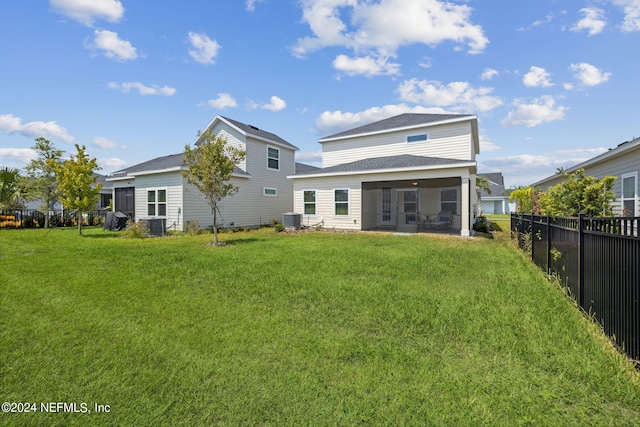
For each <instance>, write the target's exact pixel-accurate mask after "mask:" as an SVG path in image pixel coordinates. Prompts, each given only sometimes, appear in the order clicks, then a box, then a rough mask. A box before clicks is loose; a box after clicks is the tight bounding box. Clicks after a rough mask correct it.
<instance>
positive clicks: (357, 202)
mask: <svg viewBox="0 0 640 427" xmlns="http://www.w3.org/2000/svg"><path fill="white" fill-rule="evenodd" d="M361 187H362V184H361V181H360V177H357V176H356V177H353V176H352V177H348V176H347V177H333V178H324V179H322V178H318V179H303V180H296V182H295V200H294V211H295V212H298V213H300V212H304V204H303V203H304V202H303V194H304V193H303V192H304V190H316V215H315V216H308V215H305V216H304V217H303V222H304V224H305V225H306V224H309V223H310V224H317V223H322V224H323V226H324V227H328V228H339V229H353V230H360V229H361V224H360V218H361V216H362V213H361V206H362V202H361V194H362V191H361ZM338 189H348V190H349V215H348V216H336V215H335V201H334V191H335V190H338Z"/></svg>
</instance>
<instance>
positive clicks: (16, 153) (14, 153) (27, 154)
mask: <svg viewBox="0 0 640 427" xmlns="http://www.w3.org/2000/svg"><path fill="white" fill-rule="evenodd" d="M37 157H38V153H36V152H35V151H34V150H32V149H31V148H0V159H4V160H5V161H6V160H9V161H15V162H18V163H23V164H25V165H27V164H29V163H30V162H31V160H34V159H36V158H37Z"/></svg>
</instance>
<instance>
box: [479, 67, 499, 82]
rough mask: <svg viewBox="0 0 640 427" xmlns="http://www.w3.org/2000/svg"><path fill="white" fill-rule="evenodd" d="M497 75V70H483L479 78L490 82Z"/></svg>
mask: <svg viewBox="0 0 640 427" xmlns="http://www.w3.org/2000/svg"><path fill="white" fill-rule="evenodd" d="M499 75H500V73H499V72H498V70H494V69H493V68H485V69H484V71H483V72H482V75H481V76H480V78H481V79H482V80H491V79H493V78H494V77H497V76H499Z"/></svg>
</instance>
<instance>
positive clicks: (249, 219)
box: [107, 116, 298, 230]
mask: <svg viewBox="0 0 640 427" xmlns="http://www.w3.org/2000/svg"><path fill="white" fill-rule="evenodd" d="M206 130H211V131H212V132H213V134H214V135H216V136H218V137H222V138H224V139H226V140H227V143H228V144H229V145H232V146H235V147H238V148H241V149H243V150H246V152H247V156H246V158H245V159H244V161H242V162H241V163H240V164H239V165H237V167H236V169H235V171H234V173H233V174H232V178H231V181H232V182H233V183H234V184H235V185H237V186H238V188H239V191H238V192H237V193H236V194H235V195H233V196H229V197H226V198H224V199H223V200H222V202H221V203H220V204H219V208H220V215H219V216H218V220H219V222H220V224H221V225H222V226H224V227H229V226H257V225H261V224H267V223H269V222H270V221H271V219H272V218H275V219H277V220H281V219H282V214H283V213H285V212H290V211H291V208H292V206H293V183H292V182H291V180H289V179H287V176H288V175H291V174H293V173H295V160H294V157H295V152H296V151H297V150H298V148H297V147H295V146H294V145H292V144H290V143H289V142H287V141H285V140H284V139H282V138H280V137H279V136H277V135H275V134H273V133H270V132H266V131H264V130H261V129H258V128H257V127H255V126H251V125H246V124H243V123H240V122H237V121H235V120H232V119H229V118H226V117H222V116H216V117H215V118H214V119H213V120H212V121H211V123H209V125H208V126H207V128H206V129H205V131H206ZM197 144H199V140H197V141H196V145H197ZM182 156H183V154H182V153H179V154H172V155H169V156H163V157H158V158H155V159H153V160H149V161H147V162H144V163H140V164H138V165H135V166H131V167H129V168H126V169H123V170H121V171H118V172H114V173H113V174H112V175H111V176H110V177H109V178H108V179H107V181H110V182H111V183H112V184H113V200H114V210H115V211H120V212H123V213H125V214H127V215H128V216H130V217H133V218H136V219H144V218H164V219H166V227H167V229H175V230H182V229H183V227H184V224H185V222H186V221H189V220H198V222H199V223H200V226H201V227H203V228H205V227H209V226H211V225H213V215H212V212H211V208H210V207H209V205H208V203H207V202H206V200H205V198H204V196H203V195H202V194H201V193H200V192H199V191H198V190H197V189H196V188H195V187H193V186H192V185H190V184H188V183H187V180H186V179H185V178H183V177H182V171H183V170H186V166H185V163H184V161H183V158H182Z"/></svg>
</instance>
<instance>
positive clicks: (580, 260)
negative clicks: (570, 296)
mask: <svg viewBox="0 0 640 427" xmlns="http://www.w3.org/2000/svg"><path fill="white" fill-rule="evenodd" d="M578 292H579V293H580V295H579V298H578V299H579V301H580V307H582V308H584V213H582V212H580V213H579V214H578Z"/></svg>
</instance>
